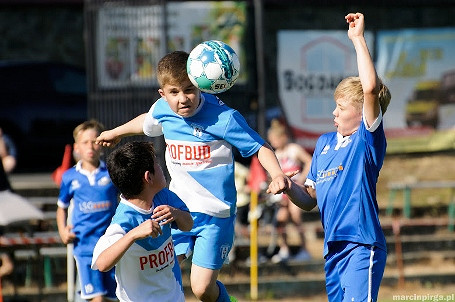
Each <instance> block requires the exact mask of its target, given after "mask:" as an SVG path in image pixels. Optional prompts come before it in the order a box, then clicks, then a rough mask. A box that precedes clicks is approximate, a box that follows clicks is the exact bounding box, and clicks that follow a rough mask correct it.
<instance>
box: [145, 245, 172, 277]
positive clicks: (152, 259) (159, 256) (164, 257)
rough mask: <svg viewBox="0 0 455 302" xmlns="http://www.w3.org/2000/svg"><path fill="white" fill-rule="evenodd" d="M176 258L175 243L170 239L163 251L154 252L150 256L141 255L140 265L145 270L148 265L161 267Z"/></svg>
mask: <svg viewBox="0 0 455 302" xmlns="http://www.w3.org/2000/svg"><path fill="white" fill-rule="evenodd" d="M173 259H174V244H173V243H172V241H170V242H169V243H168V244H167V245H166V246H165V247H164V248H163V249H162V250H161V251H159V252H157V253H152V254H150V255H148V257H145V256H142V257H139V265H140V268H141V270H142V271H143V270H144V269H145V268H146V265H148V266H149V267H150V268H155V267H156V268H159V267H161V266H163V265H165V264H166V263H172V261H173Z"/></svg>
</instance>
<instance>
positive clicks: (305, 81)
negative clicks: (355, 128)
mask: <svg viewBox="0 0 455 302" xmlns="http://www.w3.org/2000/svg"><path fill="white" fill-rule="evenodd" d="M365 38H366V40H367V43H368V45H369V47H370V49H371V50H372V49H373V47H372V46H373V36H372V34H371V33H370V32H366V33H365ZM277 62H278V68H277V69H278V85H279V97H280V102H281V105H282V110H283V112H284V115H285V117H286V119H287V123H288V125H289V126H290V129H291V131H292V134H293V136H294V138H295V140H296V142H297V143H299V144H301V145H302V146H303V147H305V148H306V149H309V150H312V149H313V148H314V146H315V144H316V140H317V138H318V137H319V136H320V135H321V134H322V133H324V132H328V131H336V129H335V127H334V125H333V115H332V112H333V110H334V109H335V102H334V99H333V92H334V90H335V87H336V86H337V85H338V83H339V82H340V81H341V80H342V79H343V78H344V77H347V76H351V75H357V74H358V71H357V60H356V54H355V50H354V47H353V46H352V42H351V41H350V40H349V38H348V36H347V33H346V31H344V30H340V31H325V30H324V31H323V30H284V31H280V32H279V33H278V59H277Z"/></svg>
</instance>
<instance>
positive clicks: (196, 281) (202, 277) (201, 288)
mask: <svg viewBox="0 0 455 302" xmlns="http://www.w3.org/2000/svg"><path fill="white" fill-rule="evenodd" d="M219 272H220V270H219V269H218V270H212V269H208V268H204V267H200V266H198V265H196V264H192V265H191V276H190V279H191V289H192V291H193V294H194V295H195V296H196V298H198V299H199V300H201V301H203V302H215V301H216V299H217V298H218V295H219V288H218V285H217V284H216V280H217V278H218V274H219Z"/></svg>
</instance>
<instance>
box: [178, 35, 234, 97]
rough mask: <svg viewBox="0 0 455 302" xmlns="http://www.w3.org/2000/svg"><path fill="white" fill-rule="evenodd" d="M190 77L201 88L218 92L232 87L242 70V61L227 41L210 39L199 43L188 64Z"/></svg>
mask: <svg viewBox="0 0 455 302" xmlns="http://www.w3.org/2000/svg"><path fill="white" fill-rule="evenodd" d="M186 71H187V72H188V77H189V78H190V80H191V82H192V83H193V85H194V86H196V87H198V88H199V89H200V90H202V91H204V92H207V93H212V94H217V93H221V92H224V91H226V90H228V89H229V88H231V87H232V86H233V85H234V83H235V81H236V80H237V78H238V77H239V72H240V61H239V57H238V56H237V54H236V53H235V51H234V50H233V49H232V48H231V47H230V46H229V45H227V44H226V43H224V42H221V41H217V40H210V41H205V42H202V43H201V44H199V45H197V46H196V47H195V48H194V49H193V50H192V51H191V52H190V56H189V58H188V62H187V64H186Z"/></svg>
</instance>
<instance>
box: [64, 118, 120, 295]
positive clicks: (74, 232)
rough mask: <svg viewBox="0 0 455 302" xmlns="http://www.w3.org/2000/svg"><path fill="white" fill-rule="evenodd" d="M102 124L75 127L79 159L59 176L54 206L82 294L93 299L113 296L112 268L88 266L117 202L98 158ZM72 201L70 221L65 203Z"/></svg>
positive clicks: (106, 173) (104, 169)
mask: <svg viewBox="0 0 455 302" xmlns="http://www.w3.org/2000/svg"><path fill="white" fill-rule="evenodd" d="M101 131H103V126H102V125H101V124H100V123H99V122H97V121H95V120H90V121H86V122H84V123H82V124H80V125H78V126H77V127H76V128H75V129H74V131H73V136H74V151H75V153H76V155H77V157H78V158H80V160H79V161H78V162H77V164H76V165H75V166H74V167H72V168H71V169H69V170H67V171H66V172H65V173H64V174H63V176H62V182H61V185H60V194H59V197H58V203H57V205H58V207H57V227H58V232H59V234H60V238H61V239H62V242H63V243H64V244H68V243H70V242H74V258H75V259H76V265H77V270H78V273H79V281H80V284H81V298H82V299H85V300H90V301H92V302H100V301H104V298H106V299H111V300H117V299H116V297H115V287H116V283H115V277H114V270H111V271H109V272H106V273H101V272H99V271H94V270H92V269H91V268H90V266H91V263H92V254H93V248H94V247H95V244H96V242H97V241H98V239H99V238H100V237H101V235H103V234H104V231H105V230H106V229H107V227H108V226H109V223H110V222H111V219H112V216H113V215H114V213H115V209H116V207H117V203H118V191H117V189H116V188H115V186H114V185H113V184H112V182H111V179H110V177H109V174H108V171H107V169H106V165H105V163H104V162H103V161H102V160H100V157H101V146H99V145H97V144H95V139H96V137H97V136H98V135H99V134H100V133H101ZM71 201H73V203H74V208H73V212H72V217H71V222H72V225H69V224H67V218H68V207H69V206H70V203H71Z"/></svg>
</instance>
